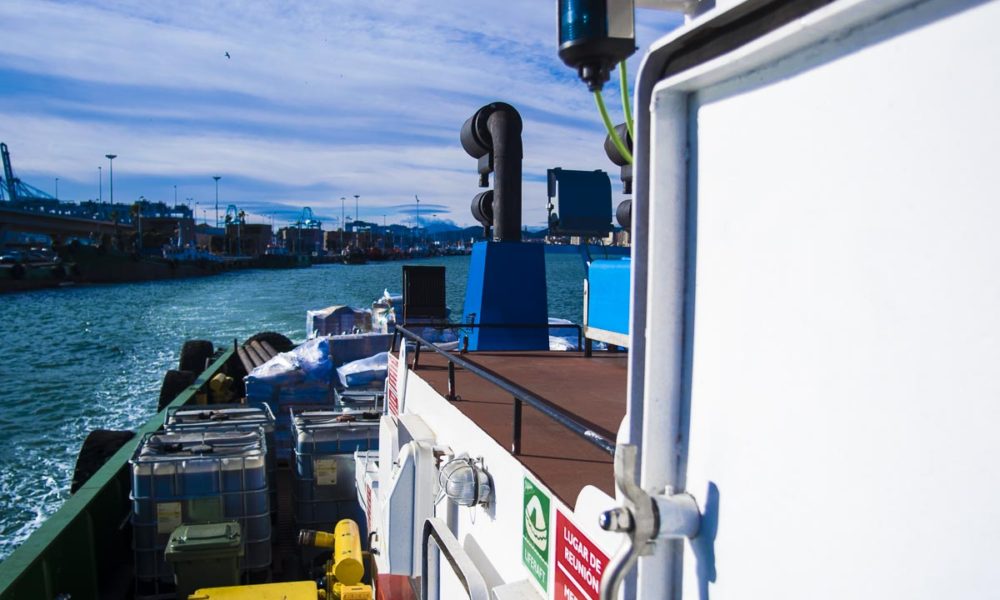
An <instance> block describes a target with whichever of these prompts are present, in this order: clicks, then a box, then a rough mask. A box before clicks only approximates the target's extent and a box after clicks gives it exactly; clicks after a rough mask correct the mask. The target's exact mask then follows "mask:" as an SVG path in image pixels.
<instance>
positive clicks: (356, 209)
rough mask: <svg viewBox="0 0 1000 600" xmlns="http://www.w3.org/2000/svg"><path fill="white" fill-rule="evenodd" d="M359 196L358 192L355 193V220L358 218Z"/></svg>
mask: <svg viewBox="0 0 1000 600" xmlns="http://www.w3.org/2000/svg"><path fill="white" fill-rule="evenodd" d="M359 197H360V196H358V195H357V194H354V220H355V221H357V220H358V198H359Z"/></svg>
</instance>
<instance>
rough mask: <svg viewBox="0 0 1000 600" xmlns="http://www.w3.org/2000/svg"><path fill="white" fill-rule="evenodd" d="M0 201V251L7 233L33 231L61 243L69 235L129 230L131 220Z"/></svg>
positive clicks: (111, 233)
mask: <svg viewBox="0 0 1000 600" xmlns="http://www.w3.org/2000/svg"><path fill="white" fill-rule="evenodd" d="M9 204H10V203H7V202H0V250H2V249H3V247H4V245H5V241H6V239H7V234H8V233H34V234H41V235H47V236H49V237H50V238H52V243H53V244H61V243H63V241H64V240H66V239H68V238H72V237H92V236H102V235H104V234H109V235H114V234H116V233H117V234H125V233H130V232H131V231H132V230H133V229H134V227H133V226H132V224H131V223H120V222H115V221H104V220H97V219H87V218H83V217H79V216H74V215H72V214H69V215H65V214H57V213H51V212H47V211H37V210H25V209H23V208H15V207H11V206H9Z"/></svg>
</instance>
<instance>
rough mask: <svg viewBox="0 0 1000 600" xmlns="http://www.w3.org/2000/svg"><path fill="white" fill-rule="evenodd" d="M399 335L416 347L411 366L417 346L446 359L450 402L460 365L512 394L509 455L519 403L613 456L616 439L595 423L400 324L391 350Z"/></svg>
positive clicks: (516, 442) (517, 443) (516, 435)
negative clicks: (511, 428)
mask: <svg viewBox="0 0 1000 600" xmlns="http://www.w3.org/2000/svg"><path fill="white" fill-rule="evenodd" d="M400 335H401V336H403V337H404V338H405V339H408V340H411V341H412V342H414V343H415V344H416V349H415V351H414V364H413V366H412V367H411V368H413V369H416V367H417V364H418V361H419V357H420V348H421V347H422V346H423V347H427V348H428V349H430V350H432V351H434V352H436V353H437V354H440V355H441V356H443V357H445V359H447V360H448V399H449V400H450V401H452V402H454V401H455V400H456V399H457V395H456V394H455V367H456V366H458V367H461V368H462V369H464V370H466V371H468V372H470V373H472V374H474V375H477V376H479V377H481V378H482V379H485V380H486V381H488V382H489V383H492V384H493V385H495V386H497V387H499V388H500V389H502V390H504V391H505V392H507V393H509V394H510V395H511V396H513V398H514V425H513V432H512V440H511V454H514V455H515V456H516V455H518V454H520V453H521V418H522V410H523V407H522V405H523V404H527V405H528V406H531V407H532V408H534V409H535V410H537V411H538V412H540V413H542V414H543V415H545V416H546V417H548V418H550V419H552V420H553V421H555V422H556V423H558V424H560V425H562V426H563V427H565V428H566V429H569V430H570V431H571V432H573V433H574V434H576V435H577V436H579V437H580V438H582V439H583V440H585V441H587V442H588V443H590V444H592V445H594V446H596V447H598V448H600V449H601V450H603V451H604V452H605V453H607V454H609V455H611V456H614V454H615V441H614V439H613V437H612V436H611V435H610V434H609V433H607V432H604V431H598V430H597V429H598V428H597V427H595V426H594V425H591V424H590V423H587V422H585V421H583V420H581V419H579V418H577V417H576V415H573V414H572V413H570V412H568V411H566V410H563V409H562V408H560V407H559V406H556V405H555V404H553V403H551V402H549V401H548V400H546V399H545V398H542V397H541V396H538V395H537V394H535V393H533V392H532V391H531V390H528V389H527V388H524V387H521V386H520V385H517V384H516V383H514V382H513V381H510V380H509V379H507V378H505V377H502V376H500V375H497V374H496V373H494V372H492V371H490V370H488V369H485V368H483V367H481V366H479V365H478V364H476V363H474V362H472V361H469V360H466V359H465V358H462V357H461V356H458V355H456V354H454V353H452V352H448V351H447V350H444V349H442V348H440V347H438V346H437V345H436V344H433V343H431V342H428V341H427V340H425V339H424V338H422V337H420V336H419V335H417V334H416V333H414V332H412V331H410V330H409V329H407V328H406V327H404V326H402V325H397V326H396V333H395V334H394V335H393V337H392V346H391V347H390V351H393V352H394V351H395V350H396V342H397V340H398V339H399V336H400Z"/></svg>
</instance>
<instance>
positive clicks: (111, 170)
mask: <svg viewBox="0 0 1000 600" xmlns="http://www.w3.org/2000/svg"><path fill="white" fill-rule="evenodd" d="M104 158H106V159H108V182H109V183H110V187H111V206H114V205H115V163H114V160H115V159H116V158H118V155H117V154H105V155H104Z"/></svg>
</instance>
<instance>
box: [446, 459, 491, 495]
mask: <svg viewBox="0 0 1000 600" xmlns="http://www.w3.org/2000/svg"><path fill="white" fill-rule="evenodd" d="M438 484H439V485H440V486H441V493H443V494H444V495H445V496H447V497H448V499H449V500H451V501H452V502H454V503H455V504H457V505H459V506H476V505H479V504H484V505H485V504H489V502H490V500H491V499H492V497H493V481H492V479H491V478H490V474H489V473H487V472H486V469H484V468H483V463H482V460H476V459H474V458H469V457H468V456H465V457H458V458H454V459H452V460H450V461H448V462H447V463H445V464H444V466H442V467H441V471H440V472H439V473H438Z"/></svg>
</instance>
